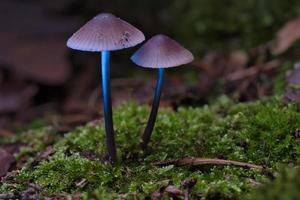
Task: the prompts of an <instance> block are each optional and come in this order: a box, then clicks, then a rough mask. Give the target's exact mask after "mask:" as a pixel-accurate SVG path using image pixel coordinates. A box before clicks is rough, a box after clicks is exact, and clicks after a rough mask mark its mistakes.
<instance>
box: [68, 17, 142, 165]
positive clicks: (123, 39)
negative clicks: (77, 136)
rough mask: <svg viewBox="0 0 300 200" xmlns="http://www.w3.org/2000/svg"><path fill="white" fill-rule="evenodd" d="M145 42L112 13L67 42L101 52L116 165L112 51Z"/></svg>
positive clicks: (110, 143) (106, 111)
mask: <svg viewBox="0 0 300 200" xmlns="http://www.w3.org/2000/svg"><path fill="white" fill-rule="evenodd" d="M144 40H145V36H144V34H143V33H142V32H141V31H139V30H138V29H137V28H135V27H134V26H132V25H131V24H129V23H127V22H125V21H123V20H122V19H120V18H117V17H115V16H114V15H112V14H110V13H102V14H98V15H97V16H95V17H94V18H93V19H92V20H90V21H89V22H87V23H86V24H85V25H84V26H83V27H81V28H80V29H79V30H78V31H77V32H76V33H74V34H73V36H72V37H70V38H69V40H68V42H67V46H68V47H70V48H72V49H76V50H81V51H90V52H101V57H102V62H101V64H102V68H101V69H102V70H101V71H102V95H103V103H104V120H105V130H106V144H107V148H108V155H109V159H110V161H111V162H113V163H114V162H116V160H117V153H116V146H115V139H114V129H113V120H112V106H111V96H110V69H109V68H110V61H109V58H110V51H114V50H120V49H124V48H129V47H133V46H135V45H137V44H139V43H141V42H142V41H144Z"/></svg>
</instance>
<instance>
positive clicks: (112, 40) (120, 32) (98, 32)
mask: <svg viewBox="0 0 300 200" xmlns="http://www.w3.org/2000/svg"><path fill="white" fill-rule="evenodd" d="M144 40H145V36H144V34H143V33H142V32H141V31H140V30H138V29H137V28H135V27H134V26H132V25H131V24H129V23H127V22H125V21H124V20H122V19H120V18H117V17H116V16H114V15H113V14H110V13H101V14H98V15H97V16H95V17H94V18H93V19H92V20H90V21H89V22H87V23H86V24H85V25H83V26H82V27H81V28H80V29H79V30H78V31H77V32H76V33H74V34H73V35H72V36H71V37H70V38H69V40H68V42H67V46H68V47H70V48H72V49H76V50H81V51H92V52H100V51H103V50H108V51H113V50H119V49H124V48H129V47H132V46H135V45H137V44H139V43H141V42H142V41H144Z"/></svg>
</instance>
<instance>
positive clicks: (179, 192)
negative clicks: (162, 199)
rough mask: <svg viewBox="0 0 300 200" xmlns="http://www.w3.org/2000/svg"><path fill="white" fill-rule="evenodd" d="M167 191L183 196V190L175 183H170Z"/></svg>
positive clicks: (170, 193) (173, 194)
mask: <svg viewBox="0 0 300 200" xmlns="http://www.w3.org/2000/svg"><path fill="white" fill-rule="evenodd" d="M165 192H166V193H168V194H169V195H172V196H181V195H183V192H182V191H181V190H180V189H178V188H177V187H175V186H173V185H169V186H168V187H166V189H165Z"/></svg>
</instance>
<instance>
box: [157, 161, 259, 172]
mask: <svg viewBox="0 0 300 200" xmlns="http://www.w3.org/2000/svg"><path fill="white" fill-rule="evenodd" d="M152 165H153V166H158V167H164V166H168V165H175V166H178V167H181V166H201V165H232V166H238V167H244V168H253V169H259V170H263V169H264V168H263V167H262V166H259V165H254V164H250V163H245V162H239V161H233V160H223V159H211V158H183V159H178V160H169V161H157V162H153V163H152Z"/></svg>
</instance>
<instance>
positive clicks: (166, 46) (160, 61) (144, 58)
mask: <svg viewBox="0 0 300 200" xmlns="http://www.w3.org/2000/svg"><path fill="white" fill-rule="evenodd" d="M193 59H194V57H193V55H192V53H191V52H190V51H188V50H187V49H185V48H184V47H182V46H181V45H180V44H178V43H177V42H176V41H174V40H172V39H171V38H169V37H167V36H165V35H156V36H154V37H152V38H151V39H150V40H148V41H147V42H146V43H145V44H144V45H143V46H142V47H141V48H140V49H138V50H137V51H136V52H135V53H134V54H133V55H132V57H131V60H132V61H133V62H134V63H135V64H137V65H139V66H141V67H145V68H155V69H158V78H157V83H156V89H155V95H154V99H153V103H152V109H151V113H150V116H149V119H148V123H147V126H146V128H145V131H144V133H143V136H142V143H141V147H142V148H143V149H146V148H147V145H148V143H149V141H150V137H151V133H152V131H153V128H154V124H155V120H156V116H157V111H158V107H159V101H160V96H161V90H162V86H163V82H164V74H165V68H169V67H176V66H179V65H183V64H187V63H189V62H191V61H192V60H193Z"/></svg>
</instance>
